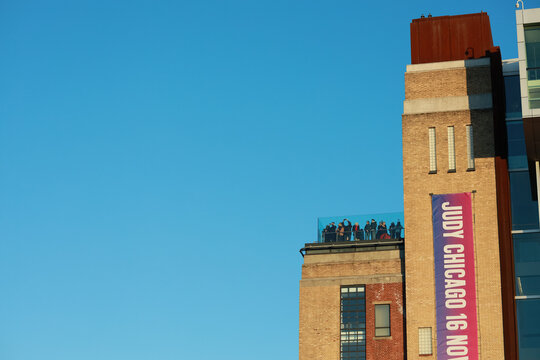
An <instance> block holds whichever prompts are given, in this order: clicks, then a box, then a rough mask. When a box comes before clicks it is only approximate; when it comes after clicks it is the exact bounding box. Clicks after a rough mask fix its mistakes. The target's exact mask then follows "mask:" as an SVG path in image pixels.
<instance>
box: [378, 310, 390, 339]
mask: <svg viewBox="0 0 540 360" xmlns="http://www.w3.org/2000/svg"><path fill="white" fill-rule="evenodd" d="M375 336H390V304H380V305H375Z"/></svg>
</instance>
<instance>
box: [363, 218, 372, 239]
mask: <svg viewBox="0 0 540 360" xmlns="http://www.w3.org/2000/svg"><path fill="white" fill-rule="evenodd" d="M364 236H365V237H366V240H372V238H371V225H370V223H369V220H368V221H366V226H364Z"/></svg>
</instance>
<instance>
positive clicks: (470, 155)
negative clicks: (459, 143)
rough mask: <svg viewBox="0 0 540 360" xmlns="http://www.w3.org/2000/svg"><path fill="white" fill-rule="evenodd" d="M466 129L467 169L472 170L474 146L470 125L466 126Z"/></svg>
mask: <svg viewBox="0 0 540 360" xmlns="http://www.w3.org/2000/svg"><path fill="white" fill-rule="evenodd" d="M466 130H467V134H466V137H467V170H474V146H473V128H472V125H467V126H466Z"/></svg>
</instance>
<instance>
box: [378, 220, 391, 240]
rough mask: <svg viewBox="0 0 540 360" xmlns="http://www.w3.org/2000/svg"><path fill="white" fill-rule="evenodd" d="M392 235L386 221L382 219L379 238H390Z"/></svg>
mask: <svg viewBox="0 0 540 360" xmlns="http://www.w3.org/2000/svg"><path fill="white" fill-rule="evenodd" d="M389 238H390V236H389V235H388V231H387V228H386V222H384V221H382V220H381V221H380V222H379V226H378V228H377V239H389Z"/></svg>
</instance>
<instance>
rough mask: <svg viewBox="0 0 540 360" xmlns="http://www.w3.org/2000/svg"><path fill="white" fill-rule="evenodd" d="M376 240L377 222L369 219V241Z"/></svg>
mask: <svg viewBox="0 0 540 360" xmlns="http://www.w3.org/2000/svg"><path fill="white" fill-rule="evenodd" d="M376 239H377V222H376V221H375V219H371V240H376Z"/></svg>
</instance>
